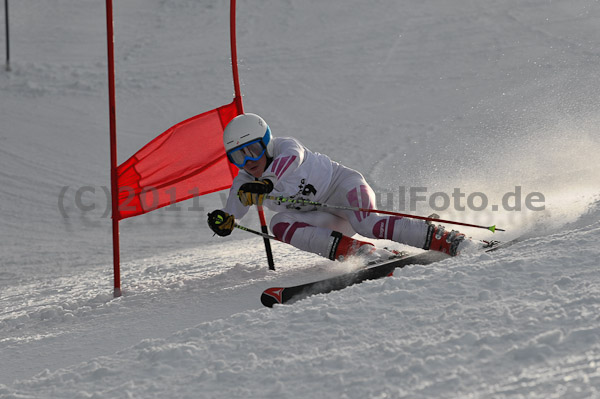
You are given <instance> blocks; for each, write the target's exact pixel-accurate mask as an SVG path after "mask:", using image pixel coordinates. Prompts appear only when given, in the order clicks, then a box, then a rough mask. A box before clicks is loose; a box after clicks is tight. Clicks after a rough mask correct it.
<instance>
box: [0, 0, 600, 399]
mask: <svg viewBox="0 0 600 399" xmlns="http://www.w3.org/2000/svg"><path fill="white" fill-rule="evenodd" d="M116 3H117V4H115V35H116V49H115V51H116V66H117V69H116V73H117V129H118V135H119V136H118V140H119V161H120V162H123V161H124V160H126V159H127V158H128V157H129V156H130V155H132V154H133V153H134V152H135V151H137V150H138V149H139V148H141V147H142V146H143V145H144V144H146V143H147V142H148V141H150V140H151V139H152V138H154V137H155V136H157V135H158V134H159V133H161V132H163V131H164V130H166V129H167V128H168V127H170V126H172V125H174V124H175V123H177V122H179V121H181V120H183V119H186V118H188V117H191V116H193V115H196V114H199V113H201V112H203V111H207V110H210V109H213V108H215V107H217V106H220V105H223V104H227V103H229V102H230V101H231V98H232V92H233V89H232V84H231V71H230V61H229V48H228V44H229V42H228V40H229V37H228V18H229V14H228V13H229V4H228V3H229V2H227V1H216V0H213V1H199V0H144V1H142V0H130V1H127V2H116ZM239 3H240V4H238V35H239V38H238V40H239V43H238V50H239V56H240V77H241V80H242V90H243V92H244V95H245V97H244V104H245V108H246V110H247V111H251V112H257V113H259V114H261V115H262V116H263V117H264V118H265V119H266V120H267V121H268V122H269V123H270V125H271V128H272V130H273V132H274V134H276V135H282V136H283V135H292V136H295V137H298V138H299V139H300V140H301V141H303V142H304V143H305V144H306V145H307V146H309V147H310V148H312V149H314V150H316V151H319V152H323V153H326V154H329V155H330V156H331V157H332V158H333V159H336V160H339V161H341V162H342V163H344V164H346V165H348V166H350V167H354V168H356V169H358V170H360V171H361V172H363V173H364V174H365V176H366V177H367V178H368V180H369V181H370V182H371V183H372V184H373V186H374V187H375V189H376V191H378V192H379V193H380V194H381V197H382V198H383V199H384V200H385V198H387V197H386V195H387V194H388V193H389V194H390V195H392V198H393V200H394V206H395V207H396V209H397V208H398V207H400V205H401V201H400V199H401V198H400V195H399V193H400V192H401V187H406V188H407V190H408V188H409V187H426V188H427V192H428V194H429V195H431V194H432V193H434V192H443V193H447V194H448V195H451V194H452V193H453V190H454V189H455V188H460V189H461V191H462V192H463V193H467V195H468V194H469V193H474V192H481V193H485V194H486V195H487V196H488V198H489V199H490V204H489V205H490V206H489V207H488V208H487V209H486V210H483V211H475V210H469V209H466V210H464V211H458V210H454V209H448V210H446V211H444V212H442V215H443V217H444V218H457V219H461V220H465V221H468V222H469V221H470V222H475V223H486V224H487V223H497V224H498V226H499V227H503V228H506V229H507V232H506V233H497V234H496V235H495V236H494V238H497V239H503V240H507V239H510V238H513V237H516V236H519V235H521V234H525V235H526V237H528V238H526V239H525V240H524V241H522V242H521V243H519V244H517V245H514V246H512V247H510V248H507V249H505V250H502V251H498V252H495V253H490V254H485V255H481V254H470V255H464V256H461V257H459V258H454V259H450V260H446V261H444V262H440V263H438V264H435V265H430V266H410V267H407V268H405V269H403V270H399V271H397V272H396V273H395V275H394V277H391V278H387V279H382V280H378V281H371V282H365V283H363V284H360V285H357V286H354V287H351V288H349V289H346V290H343V291H340V292H335V293H331V294H328V295H319V296H314V297H311V298H309V299H307V300H304V301H301V302H298V303H296V304H294V305H292V306H276V307H275V308H274V309H266V308H262V306H261V305H260V302H259V297H260V293H261V292H262V290H263V289H265V288H267V287H270V286H273V285H287V284H294V283H301V282H306V281H310V280H313V279H316V278H319V277H324V276H329V275H333V274H336V273H341V272H343V271H344V268H345V267H346V266H345V265H343V264H338V263H334V262H330V261H327V260H324V259H322V258H319V257H317V256H314V255H311V254H306V253H301V252H299V251H297V250H295V249H294V248H291V247H289V246H286V245H284V244H280V243H274V245H273V246H274V253H275V260H276V265H277V270H276V271H275V272H269V271H267V266H266V261H265V258H264V252H263V247H262V241H261V239H258V238H256V237H254V236H251V235H248V234H246V233H243V232H236V233H235V234H234V235H233V236H232V237H230V238H227V239H221V238H219V237H213V236H212V234H211V232H210V230H209V229H208V228H207V227H206V224H205V218H206V213H207V212H208V211H210V210H212V209H214V208H218V207H220V206H221V204H222V201H223V196H222V193H217V194H214V195H209V196H205V197H202V198H199V199H195V200H190V201H187V202H185V203H182V204H179V206H178V209H164V210H160V211H156V212H154V213H150V214H148V215H145V216H141V217H138V218H134V219H130V220H126V221H123V222H122V223H121V228H122V232H121V243H122V271H123V276H122V277H123V290H124V295H123V296H122V297H120V298H117V299H114V298H113V297H112V255H111V235H110V219H109V217H108V215H107V211H106V208H107V198H106V191H105V187H107V186H108V185H109V177H108V162H109V152H108V143H109V139H108V111H107V108H108V107H107V103H108V100H107V88H106V87H107V83H106V39H105V30H106V27H105V9H104V6H105V4H104V2H101V1H92V0H77V1H75V0H46V1H43V2H40V1H37V0H19V1H18V2H11V4H10V12H11V40H12V42H11V44H12V45H11V67H12V70H11V71H10V72H7V71H4V70H2V71H0V92H1V96H0V105H1V106H0V120H1V123H0V153H1V156H0V182H1V184H0V199H1V200H0V243H1V244H0V259H1V260H0V360H1V361H0V398H2V399H5V398H6V399H8V398H108V397H110V398H164V397H173V398H220V397H223V398H269V397H277V398H280V397H284V398H285V397H289V398H293V397H301V396H311V397H317V398H332V397H340V398H439V397H444V398H453V397H455V398H490V397H494V398H521V397H530V398H558V397H562V398H594V397H600V393H599V390H600V316H599V315H600V277H599V275H598V272H597V268H598V266H599V263H600V262H599V261H598V259H599V258H600V248H599V247H600V246H599V245H598V244H597V242H598V241H600V179H598V166H597V162H596V161H597V158H598V153H599V151H600V134H599V133H600V132H599V130H600V129H599V128H598V126H599V122H600V112H599V111H598V109H599V107H598V106H599V105H600V104H599V103H600V101H599V100H598V98H600V89H599V88H598V85H597V82H598V81H599V77H600V76H599V70H598V67H597V66H598V64H599V63H600V30H599V26H600V4H599V2H598V1H593V0H571V1H552V2H549V1H547V0H520V1H514V0H513V1H503V2H499V1H493V0H479V1H469V0H456V1H452V2H449V1H441V0H423V1H419V2H399V1H393V0H372V1H369V2H364V1H358V0H346V1H344V2H333V1H328V2H324V1H316V0H302V1H300V0H291V1H285V2H281V1H274V0H261V1H258V2H254V3H252V4H250V2H246V1H240V2H239ZM2 18H3V16H2ZM2 22H3V21H2ZM3 35H4V29H2V33H0V38H1V39H2V41H4V36H3ZM516 186H518V187H521V189H522V192H523V199H524V197H525V195H526V194H527V193H531V192H540V193H542V194H543V195H544V198H545V202H544V205H545V210H544V211H529V210H526V209H522V210H520V211H505V210H503V209H502V208H500V209H499V210H498V211H492V210H491V205H493V204H501V199H502V196H503V195H504V194H505V193H507V192H513V191H514V190H515V187H516ZM465 203H466V199H465V198H463V205H464V204H465ZM431 211H432V209H431V207H430V206H429V205H428V204H427V203H426V202H422V203H419V206H418V209H417V212H418V213H423V214H427V213H428V212H431ZM257 220H258V218H257V217H256V215H254V213H252V214H251V215H250V216H249V217H247V218H245V219H244V220H243V224H245V225H248V226H251V227H256V226H257V224H258V221H257ZM466 232H468V233H469V234H472V235H473V236H474V237H478V238H489V237H490V235H491V234H490V233H486V232H481V231H476V230H466ZM382 244H383V243H382ZM404 249H405V248H404Z"/></svg>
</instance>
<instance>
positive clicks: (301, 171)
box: [208, 113, 470, 260]
mask: <svg viewBox="0 0 600 399" xmlns="http://www.w3.org/2000/svg"><path fill="white" fill-rule="evenodd" d="M223 141H224V144H225V150H226V152H227V157H228V159H229V161H230V162H231V163H233V164H234V165H236V166H237V167H238V168H240V169H241V170H240V173H239V174H238V176H237V177H236V178H235V179H234V181H233V185H232V186H231V189H230V192H229V198H228V200H227V204H226V206H225V208H224V209H222V210H215V211H213V212H211V213H209V214H208V224H209V226H210V228H211V229H212V230H213V231H214V232H215V233H216V234H217V235H219V236H228V235H229V234H231V232H232V231H233V229H234V223H235V220H236V219H240V218H242V217H243V216H244V215H245V214H246V212H248V209H249V207H250V206H251V205H264V206H265V207H267V208H269V209H271V210H273V211H277V212H278V213H276V214H275V215H274V216H273V217H272V219H271V222H270V227H271V231H272V232H273V234H274V235H275V236H276V237H277V238H278V239H279V240H281V241H284V242H286V243H288V244H291V245H293V246H294V247H296V248H298V249H301V250H303V251H308V252H312V253H315V254H319V255H322V256H325V257H327V258H329V259H331V260H344V259H346V258H347V257H348V256H354V255H358V256H364V257H366V258H367V259H368V260H378V259H381V258H386V259H387V258H389V257H390V256H392V255H393V254H392V253H391V252H389V251H387V250H384V249H376V248H375V247H374V246H373V244H371V243H369V242H365V241H361V240H358V239H354V238H352V236H354V235H355V234H357V233H358V234H359V235H361V236H364V237H367V238H375V239H388V240H392V241H395V242H399V243H402V244H406V245H410V246H414V247H418V248H423V249H429V250H436V251H441V252H446V253H448V254H450V255H452V256H454V255H457V254H458V253H459V252H460V251H461V249H462V247H463V246H465V245H464V244H466V243H467V242H470V240H465V236H464V234H461V233H459V232H457V231H454V230H453V231H450V232H448V231H445V230H444V228H443V227H442V226H435V225H433V224H431V223H427V222H424V221H422V220H417V219H412V218H402V217H397V216H382V215H379V214H377V213H374V212H354V211H347V210H337V209H331V208H322V210H317V208H316V207H315V206H310V205H298V204H292V203H290V202H280V201H273V200H268V199H265V198H264V197H265V195H266V194H270V195H273V196H284V197H289V198H295V199H298V198H302V199H308V200H311V201H317V202H321V203H327V204H332V205H341V206H350V207H360V208H374V204H375V193H374V191H373V189H372V188H371V187H370V186H369V184H368V183H367V182H366V181H365V179H364V177H363V176H362V175H361V174H360V173H359V172H357V171H355V170H353V169H350V168H347V167H345V166H343V165H341V164H339V163H337V162H334V161H332V160H331V159H330V158H329V157H327V156H326V155H323V154H319V153H317V152H312V151H310V150H309V149H307V148H306V147H304V146H303V145H302V144H301V143H300V142H299V141H297V140H296V139H294V138H288V137H285V138H284V137H273V135H272V134H271V130H270V128H269V126H268V125H267V123H266V122H265V121H264V120H263V119H262V118H261V117H260V116H258V115H255V114H250V113H246V114H242V115H238V116H237V117H235V118H234V119H233V120H231V122H230V123H229V124H228V125H227V127H226V128H225V132H224V134H223ZM461 244H462V245H461Z"/></svg>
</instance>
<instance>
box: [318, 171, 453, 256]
mask: <svg viewBox="0 0 600 399" xmlns="http://www.w3.org/2000/svg"><path fill="white" fill-rule="evenodd" d="M336 183H337V190H336V191H334V193H333V195H332V196H331V198H330V199H329V201H330V203H332V204H336V205H344V206H351V207H355V208H364V209H375V208H376V207H375V193H374V192H373V189H372V188H371V187H370V186H369V184H368V183H367V182H366V181H365V179H364V177H363V176H362V175H361V174H360V173H358V172H356V171H353V170H351V169H346V170H344V171H343V173H341V174H340V175H338V178H337V182H336ZM342 213H343V215H340V216H343V217H344V218H346V219H347V220H348V221H349V222H350V224H351V225H352V227H353V228H354V230H355V231H356V232H357V233H358V234H360V235H362V236H364V237H369V238H377V239H387V240H392V241H395V242H399V243H401V244H406V245H410V246H413V247H417V248H423V249H431V250H435V251H440V252H446V253H448V254H450V255H456V254H457V253H458V252H459V251H460V248H458V247H459V245H460V244H461V243H462V242H463V240H464V238H465V237H464V234H461V233H459V232H457V231H454V230H453V231H450V232H448V231H445V229H444V228H443V227H442V226H434V225H432V224H429V223H426V222H424V221H422V220H418V219H412V218H405V217H398V216H383V215H379V214H376V213H373V212H357V211H342Z"/></svg>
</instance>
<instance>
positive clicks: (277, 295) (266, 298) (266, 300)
mask: <svg viewBox="0 0 600 399" xmlns="http://www.w3.org/2000/svg"><path fill="white" fill-rule="evenodd" d="M282 293H283V288H282V287H273V288H269V289H267V290H265V291H264V292H263V293H262V295H261V296H260V302H261V303H262V304H263V305H265V306H266V307H268V308H272V307H273V305H275V304H280V303H282V302H283V299H282V297H281V295H282Z"/></svg>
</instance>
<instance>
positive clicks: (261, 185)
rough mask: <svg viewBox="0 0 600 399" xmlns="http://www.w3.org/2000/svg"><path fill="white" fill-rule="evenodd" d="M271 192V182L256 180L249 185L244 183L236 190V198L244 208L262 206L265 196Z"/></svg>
mask: <svg viewBox="0 0 600 399" xmlns="http://www.w3.org/2000/svg"><path fill="white" fill-rule="evenodd" d="M271 191H273V183H271V180H268V179H265V180H257V181H253V182H250V183H244V184H242V186H241V187H240V189H239V190H238V197H239V199H240V202H241V203H242V205H244V206H250V205H262V203H263V201H264V199H265V194H268V193H270V192H271Z"/></svg>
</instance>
